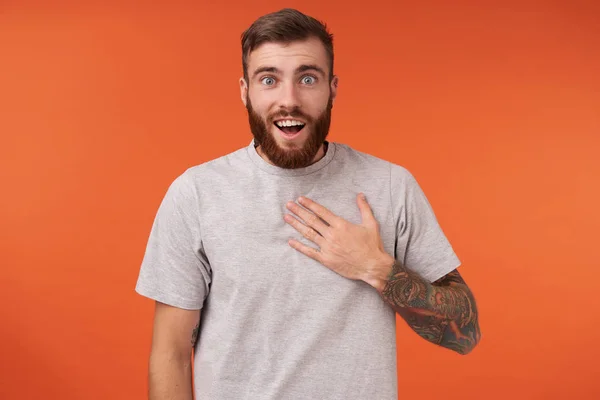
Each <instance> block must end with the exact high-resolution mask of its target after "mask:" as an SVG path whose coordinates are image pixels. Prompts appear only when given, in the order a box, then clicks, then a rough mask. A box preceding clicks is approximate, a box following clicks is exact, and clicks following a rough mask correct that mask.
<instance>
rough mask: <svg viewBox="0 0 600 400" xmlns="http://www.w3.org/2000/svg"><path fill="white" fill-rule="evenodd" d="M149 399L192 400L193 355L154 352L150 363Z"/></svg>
mask: <svg viewBox="0 0 600 400" xmlns="http://www.w3.org/2000/svg"><path fill="white" fill-rule="evenodd" d="M148 379H149V382H148V383H149V387H148V398H149V400H192V399H193V394H192V365H191V357H190V356H185V355H178V354H175V353H169V352H163V353H159V352H154V353H153V354H151V356H150V365H149V376H148Z"/></svg>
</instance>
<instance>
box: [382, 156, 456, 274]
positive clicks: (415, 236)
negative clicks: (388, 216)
mask: <svg viewBox="0 0 600 400" xmlns="http://www.w3.org/2000/svg"><path fill="white" fill-rule="evenodd" d="M390 175H391V185H392V190H391V194H392V204H393V205H394V210H395V217H396V218H397V219H396V222H397V223H396V233H397V240H396V248H395V250H396V258H397V259H398V260H399V261H401V262H402V263H403V265H404V266H405V267H406V268H408V269H410V270H412V271H415V272H417V273H418V274H419V275H420V276H422V277H423V278H424V279H426V280H428V281H429V282H434V281H436V280H438V279H439V278H441V277H443V276H444V275H446V274H448V273H449V272H451V271H452V270H454V269H456V268H457V267H459V266H460V260H459V258H458V256H457V255H456V253H455V252H454V249H453V248H452V246H451V244H450V242H449V241H448V238H447V237H446V235H445V234H444V232H443V230H442V228H441V226H440V224H439V222H438V220H437V218H436V216H435V213H434V211H433V208H432V207H431V204H430V203H429V201H428V199H427V197H426V196H425V193H424V192H423V190H422V189H421V187H420V186H419V184H418V183H417V181H416V179H415V178H414V176H413V175H412V174H411V173H410V172H409V171H408V170H406V169H405V168H403V167H400V166H397V165H392V171H391V174H390Z"/></svg>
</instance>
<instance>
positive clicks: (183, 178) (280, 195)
mask: <svg viewBox="0 0 600 400" xmlns="http://www.w3.org/2000/svg"><path fill="white" fill-rule="evenodd" d="M242 64H243V72H244V73H243V77H242V78H241V79H240V90H241V98H242V101H243V103H244V104H245V106H246V108H247V110H248V116H249V122H250V129H251V131H252V134H253V136H254V139H253V140H252V141H251V143H250V145H249V146H247V147H244V148H242V149H240V150H237V151H235V152H233V153H230V154H227V155H225V156H223V157H220V158H218V159H215V160H211V161H209V162H206V163H203V164H201V165H198V166H195V167H192V168H190V169H188V170H187V171H185V172H184V173H183V174H181V175H180V176H178V177H177V178H176V179H175V180H174V182H173V183H172V184H171V186H170V188H169V190H168V191H167V193H166V195H165V197H164V199H163V201H162V203H161V205H160V208H159V210H158V213H157V215H156V219H155V221H154V224H153V227H152V230H151V234H150V238H149V242H148V246H147V249H146V254H145V256H144V260H143V263H142V267H141V271H140V275H139V280H138V283H137V286H136V290H137V292H138V293H140V294H142V295H144V296H147V297H149V298H151V299H153V300H155V301H156V310H155V320H154V328H153V334H152V335H153V336H152V349H151V356H150V363H149V386H150V388H149V392H150V398H151V399H191V398H192V381H193V382H194V384H195V391H196V398H197V399H214V400H222V399H235V400H241V399H252V400H259V399H265V400H267V399H268V400H271V399H272V400H275V399H277V400H279V399H286V400H288V399H344V400H354V399H356V400H359V399H360V400H365V399H369V400H388V399H389V400H391V399H396V398H397V396H398V391H397V375H396V374H397V371H396V330H395V321H396V313H397V314H399V315H400V316H401V317H402V318H403V319H404V320H405V321H406V322H407V323H408V325H409V326H410V327H411V328H412V329H413V330H414V331H415V332H416V333H417V334H419V335H420V336H422V337H423V338H425V339H426V340H428V341H430V342H432V343H434V344H436V345H439V346H441V347H445V348H447V349H451V350H453V351H455V352H457V353H460V354H466V353H469V352H470V351H471V350H472V349H473V347H474V346H475V345H476V344H477V343H478V341H479V338H480V331H479V326H478V316H477V309H476V305H475V300H474V298H473V295H472V293H471V291H470V290H469V288H468V287H467V285H466V284H465V282H464V281H463V279H462V278H461V276H460V274H459V273H458V271H457V270H456V268H457V267H458V266H459V264H460V262H459V260H458V258H457V256H456V254H455V253H454V251H453V249H452V247H451V245H450V244H449V242H448V240H447V239H446V237H445V236H444V233H443V232H442V230H441V228H440V226H439V225H438V222H437V221H436V218H435V216H434V213H433V210H432V209H431V207H430V205H429V203H428V201H427V199H426V197H425V195H424V194H423V192H422V191H421V189H420V188H419V185H418V184H417V182H416V181H415V179H414V178H413V176H412V175H411V174H410V173H409V172H408V171H407V170H406V169H404V168H402V167H400V166H398V165H394V164H392V163H390V162H387V161H384V160H381V159H378V158H376V157H374V156H370V155H367V154H364V153H361V152H358V151H355V150H353V149H352V148H350V147H349V146H347V145H343V144H340V143H333V142H328V141H327V140H326V137H327V133H328V131H329V125H330V121H331V109H332V106H333V102H334V100H335V97H336V92H337V86H338V78H337V77H336V76H335V75H334V73H333V46H332V36H331V35H330V34H329V33H328V32H327V29H326V27H325V26H324V25H322V24H321V23H319V22H318V21H316V20H315V19H313V18H311V17H309V16H306V15H304V14H302V13H300V12H298V11H295V10H291V9H284V10H281V11H279V12H276V13H272V14H269V15H266V16H263V17H262V18H259V19H258V20H257V21H256V22H255V23H254V24H253V25H252V26H251V27H250V28H249V29H248V30H247V31H246V32H244V35H243V36H242ZM363 194H364V195H366V199H365V198H364V197H363V196H362V195H363ZM192 349H195V351H194V376H193V377H192V369H191V365H190V363H191V354H192Z"/></svg>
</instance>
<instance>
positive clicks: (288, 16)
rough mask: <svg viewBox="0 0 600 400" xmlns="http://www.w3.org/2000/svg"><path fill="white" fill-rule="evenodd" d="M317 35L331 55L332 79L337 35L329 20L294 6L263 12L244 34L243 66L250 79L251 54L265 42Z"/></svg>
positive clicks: (280, 41)
mask: <svg viewBox="0 0 600 400" xmlns="http://www.w3.org/2000/svg"><path fill="white" fill-rule="evenodd" d="M311 37H316V38H317V39H319V40H320V41H321V43H323V46H325V51H326V52H327V56H328V58H329V80H331V79H333V35H332V34H331V33H329V31H328V30H327V26H326V25H325V23H323V22H321V21H318V20H316V19H315V18H313V17H311V16H308V15H306V14H303V13H301V12H300V11H298V10H295V9H292V8H284V9H282V10H279V11H276V12H273V13H270V14H266V15H263V16H262V17H260V18H258V19H257V20H256V21H254V23H253V24H252V25H250V27H249V28H248V29H246V30H245V31H244V33H243V34H242V68H243V69H244V79H246V81H248V56H249V55H250V53H251V52H252V50H254V49H256V48H257V47H259V46H260V45H262V44H263V43H268V42H276V43H290V42H293V41H296V40H305V39H308V38H311Z"/></svg>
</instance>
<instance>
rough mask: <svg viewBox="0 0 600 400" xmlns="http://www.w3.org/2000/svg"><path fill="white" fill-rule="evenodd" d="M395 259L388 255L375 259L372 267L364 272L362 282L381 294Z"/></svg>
mask: <svg viewBox="0 0 600 400" xmlns="http://www.w3.org/2000/svg"><path fill="white" fill-rule="evenodd" d="M395 262H396V259H395V258H394V257H392V256H391V255H389V254H388V253H383V254H382V255H381V256H379V257H377V259H376V260H375V262H373V264H372V266H371V267H370V268H369V269H368V270H367V271H366V274H365V277H364V279H363V281H364V282H366V283H367V284H369V285H371V286H372V287H373V288H375V290H377V292H379V293H382V292H383V289H385V287H386V285H387V283H388V280H389V277H390V275H391V273H392V270H393V267H394V264H395Z"/></svg>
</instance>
